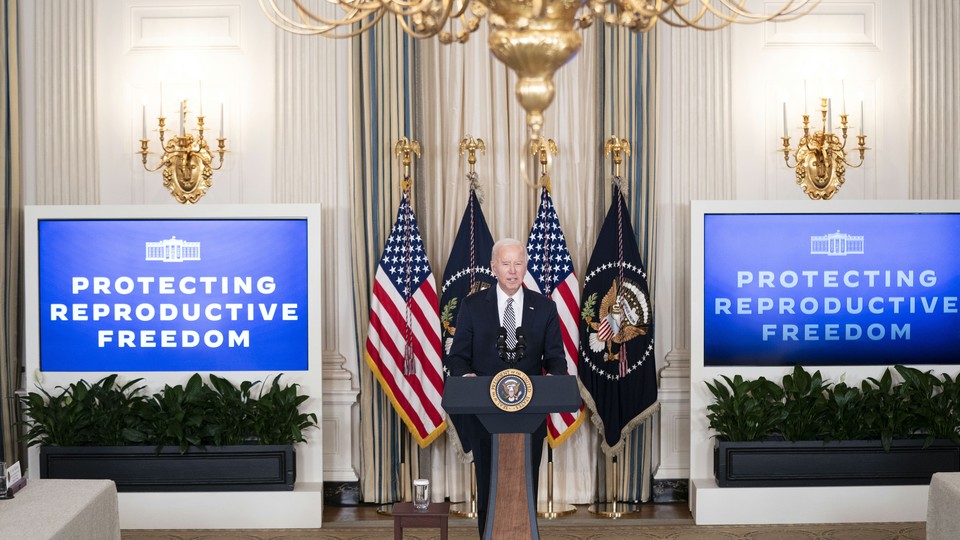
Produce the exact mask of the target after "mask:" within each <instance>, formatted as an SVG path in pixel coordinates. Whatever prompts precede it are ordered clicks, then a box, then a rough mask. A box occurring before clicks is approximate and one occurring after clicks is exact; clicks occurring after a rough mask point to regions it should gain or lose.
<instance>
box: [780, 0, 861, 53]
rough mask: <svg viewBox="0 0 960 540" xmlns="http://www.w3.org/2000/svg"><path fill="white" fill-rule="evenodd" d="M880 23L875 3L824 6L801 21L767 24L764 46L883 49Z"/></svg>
mask: <svg viewBox="0 0 960 540" xmlns="http://www.w3.org/2000/svg"><path fill="white" fill-rule="evenodd" d="M878 22H879V19H878V16H877V6H876V4H874V3H873V2H831V3H822V4H819V5H818V6H817V8H816V9H815V10H814V11H813V12H812V13H808V14H807V15H804V16H803V17H800V18H799V19H796V20H793V21H789V22H785V23H767V24H764V45H765V46H777V45H805V46H824V45H827V46H835V45H842V46H858V45H859V46H870V47H874V48H879V46H880V44H879V43H878V38H879V36H880V32H879V30H878V28H877V26H878Z"/></svg>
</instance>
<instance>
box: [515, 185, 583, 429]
mask: <svg viewBox="0 0 960 540" xmlns="http://www.w3.org/2000/svg"><path fill="white" fill-rule="evenodd" d="M527 253H528V254H529V255H530V260H529V261H528V262H527V275H526V276H525V277H524V278H523V284H524V285H525V286H526V287H527V288H528V289H530V290H534V291H537V292H540V293H542V294H544V295H546V296H548V297H550V298H552V299H553V301H554V302H555V303H556V304H557V313H558V314H559V315H560V334H561V335H562V336H563V350H564V356H566V358H567V373H569V374H571V375H576V374H577V362H578V360H579V358H580V353H579V352H578V348H579V344H580V300H579V294H578V292H579V291H578V289H577V275H576V274H575V273H574V271H573V261H572V260H571V259H570V252H569V251H568V250H567V241H566V239H565V238H564V236H563V231H562V230H561V229H560V219H559V218H558V217H557V210H556V208H554V206H553V199H551V198H550V190H549V189H547V188H546V187H544V188H543V189H542V190H541V191H540V208H539V209H538V210H537V218H536V220H534V222H533V227H531V228H530V237H529V238H528V239H527ZM582 421H583V404H582V403H581V404H580V410H579V411H577V412H574V413H553V414H550V415H549V416H548V418H547V439H548V440H549V441H550V447H551V448H556V447H557V446H560V444H561V443H562V442H563V441H565V440H566V439H567V437H569V436H570V435H573V432H574V431H576V430H577V428H578V427H579V426H580V423H581V422H582Z"/></svg>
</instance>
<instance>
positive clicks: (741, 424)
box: [706, 365, 960, 487]
mask: <svg viewBox="0 0 960 540" xmlns="http://www.w3.org/2000/svg"><path fill="white" fill-rule="evenodd" d="M894 369H895V371H896V373H897V374H898V376H899V377H897V378H896V379H895V377H894V375H893V372H891V370H890V369H889V368H887V369H886V370H885V371H884V372H883V375H882V376H881V377H880V378H879V379H875V378H868V379H866V380H864V381H863V382H862V383H861V384H860V386H849V385H847V384H846V383H844V382H838V383H835V384H834V383H830V382H829V381H825V380H824V379H823V377H822V376H821V374H820V372H819V371H816V372H815V373H812V374H811V373H809V372H807V371H805V370H804V369H803V368H802V367H800V366H797V367H795V368H794V370H793V372H792V373H791V374H788V375H786V376H784V377H783V379H782V381H781V383H780V384H778V383H776V382H774V381H770V380H767V379H765V378H763V377H760V378H758V379H752V380H747V379H744V378H743V377H741V376H739V375H736V376H734V377H733V378H730V377H727V376H722V377H721V379H722V380H717V379H714V380H713V382H712V383H711V382H708V383H706V384H707V387H708V388H709V390H710V392H711V394H712V395H713V398H714V401H713V403H712V404H711V405H709V406H708V407H707V411H708V414H707V419H708V420H709V422H710V427H711V429H713V430H714V431H716V443H715V446H714V474H715V476H716V479H717V484H718V485H719V486H721V487H734V486H739V487H761V486H848V485H905V484H927V483H929V482H930V477H931V475H932V474H933V473H935V472H946V471H958V470H960V381H958V380H955V379H953V378H952V377H950V376H949V375H946V374H943V375H939V376H938V375H934V374H933V373H931V372H929V371H927V372H923V371H920V370H917V369H914V368H910V367H906V366H901V365H898V366H895V368H894Z"/></svg>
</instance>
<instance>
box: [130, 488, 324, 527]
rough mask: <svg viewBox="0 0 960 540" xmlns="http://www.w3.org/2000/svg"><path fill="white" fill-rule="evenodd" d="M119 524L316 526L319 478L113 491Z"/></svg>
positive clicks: (318, 521) (320, 505) (319, 508)
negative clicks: (254, 487)
mask: <svg viewBox="0 0 960 540" xmlns="http://www.w3.org/2000/svg"><path fill="white" fill-rule="evenodd" d="M118 496H119V500H120V528H121V529H316V528H319V527H320V526H321V522H322V520H323V483H322V482H316V483H307V482H298V483H297V484H296V487H295V488H294V490H293V491H256V492H254V491H234V492H227V491H220V492H171V493H119V494H118Z"/></svg>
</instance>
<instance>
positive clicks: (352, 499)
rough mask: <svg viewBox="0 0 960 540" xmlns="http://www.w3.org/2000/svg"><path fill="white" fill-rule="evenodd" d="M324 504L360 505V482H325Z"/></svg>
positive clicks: (361, 502)
mask: <svg viewBox="0 0 960 540" xmlns="http://www.w3.org/2000/svg"><path fill="white" fill-rule="evenodd" d="M323 504H324V505H329V506H359V505H361V504H363V501H361V500H360V482H324V483H323Z"/></svg>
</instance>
